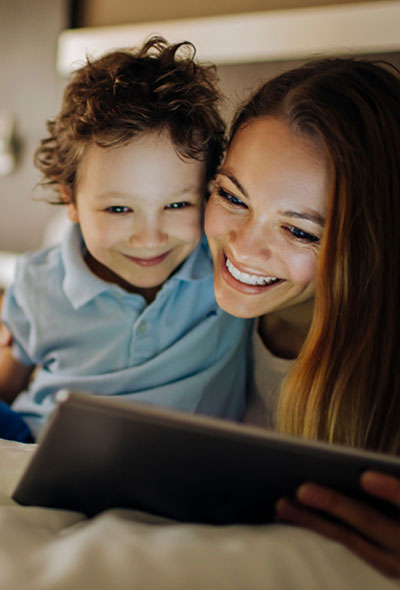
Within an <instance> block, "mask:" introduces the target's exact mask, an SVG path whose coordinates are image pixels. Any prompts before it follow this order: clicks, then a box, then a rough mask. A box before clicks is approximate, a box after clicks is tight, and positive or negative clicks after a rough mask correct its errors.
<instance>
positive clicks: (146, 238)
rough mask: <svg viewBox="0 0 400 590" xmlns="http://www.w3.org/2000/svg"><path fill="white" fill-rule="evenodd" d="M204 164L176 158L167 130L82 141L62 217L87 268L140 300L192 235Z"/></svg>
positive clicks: (198, 222)
mask: <svg viewBox="0 0 400 590" xmlns="http://www.w3.org/2000/svg"><path fill="white" fill-rule="evenodd" d="M204 192H205V163H204V162H201V161H197V160H187V159H185V160H183V159H181V158H180V157H179V156H178V155H177V153H176V150H175V147H174V145H173V143H172V141H171V139H170V136H169V134H167V133H161V134H159V133H150V134H145V135H141V136H139V137H138V138H135V139H133V140H132V141H131V142H130V143H129V144H127V145H122V146H118V147H115V148H101V147H99V146H97V145H95V144H91V145H89V146H88V147H87V148H86V150H85V153H84V155H83V158H82V161H81V163H80V166H79V170H78V177H77V187H76V192H75V202H74V203H69V204H68V216H69V218H70V219H71V220H72V221H73V222H74V223H80V226H81V230H82V234H83V238H84V240H85V244H86V247H87V250H88V255H87V258H86V262H87V264H88V265H89V267H90V268H91V269H92V271H93V272H95V274H97V275H98V276H100V277H101V278H103V279H105V280H106V281H109V282H113V283H116V284H119V285H120V286H122V287H123V288H125V289H127V290H128V291H131V292H135V293H140V294H142V295H143V296H144V297H145V298H146V300H147V301H151V300H152V299H154V297H155V294H156V293H157V291H158V290H159V289H160V287H161V286H162V284H163V283H164V282H165V281H166V280H167V279H168V277H169V276H170V275H171V274H172V273H173V272H174V270H175V269H176V268H177V267H178V266H179V265H180V264H181V263H182V262H183V261H184V260H185V259H186V258H187V257H188V256H189V254H190V253H191V252H192V251H193V250H194V248H195V247H196V246H197V244H198V243H199V241H200V238H201V234H202V212H203V202H204Z"/></svg>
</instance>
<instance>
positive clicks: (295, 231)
mask: <svg viewBox="0 0 400 590" xmlns="http://www.w3.org/2000/svg"><path fill="white" fill-rule="evenodd" d="M284 229H285V230H286V231H288V232H289V233H290V234H291V235H292V236H293V237H294V238H296V240H300V241H301V242H309V243H315V242H319V238H318V237H317V236H314V234H310V233H308V232H306V231H304V230H302V229H299V228H298V227H294V226H292V225H288V226H285V228H284Z"/></svg>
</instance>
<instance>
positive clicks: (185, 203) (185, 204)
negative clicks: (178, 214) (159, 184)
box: [165, 201, 190, 209]
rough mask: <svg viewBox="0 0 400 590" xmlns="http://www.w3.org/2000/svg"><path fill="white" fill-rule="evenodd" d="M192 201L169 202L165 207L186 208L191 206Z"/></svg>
mask: <svg viewBox="0 0 400 590" xmlns="http://www.w3.org/2000/svg"><path fill="white" fill-rule="evenodd" d="M189 205H190V203H188V201H177V202H176V203H169V205H167V206H166V207H165V208H166V209H184V208H185V207H189Z"/></svg>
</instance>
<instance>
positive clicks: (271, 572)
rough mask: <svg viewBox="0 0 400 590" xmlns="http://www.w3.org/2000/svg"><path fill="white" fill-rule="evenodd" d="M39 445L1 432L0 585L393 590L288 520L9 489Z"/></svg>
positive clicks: (78, 589) (29, 589)
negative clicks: (200, 517)
mask: <svg viewBox="0 0 400 590" xmlns="http://www.w3.org/2000/svg"><path fill="white" fill-rule="evenodd" d="M34 450H35V445H24V444H21V443H15V442H9V441H4V440H1V439H0V531H1V534H0V589H1V590H92V589H93V590H111V589H112V590H128V589H129V590H225V589H226V590H228V589H229V590H258V589H260V590H261V589H262V590H269V589H273V590H291V589H294V590H303V589H304V590H314V589H318V590H347V589H348V590H358V589H360V590H375V589H376V590H393V589H395V588H396V589H398V588H399V587H400V584H398V583H396V582H393V581H390V580H388V579H386V578H384V577H383V576H381V575H380V574H378V572H376V571H375V570H373V569H371V568H370V567H369V566H367V565H366V564H364V563H363V562H361V561H360V560H359V559H357V558H356V557H355V556H353V555H352V554H351V553H350V552H349V551H347V550H346V549H345V548H344V547H341V546H340V545H338V544H337V543H333V542H331V541H328V540H326V539H323V538H321V537H319V536H317V535H315V534H313V533H311V532H308V531H305V530H302V529H297V528H292V527H289V526H282V525H268V526H260V527H256V526H229V527H213V526H201V525H186V524H177V523H174V522H170V521H167V520H163V519H160V518H155V517H152V516H150V515H146V514H142V513H136V512H133V511H122V510H108V511H105V512H103V513H102V514H100V515H99V516H97V517H96V518H94V519H91V520H88V519H86V518H85V517H84V516H83V515H81V514H79V513H74V512H66V511H61V510H52V509H45V508H35V507H23V506H18V505H17V504H15V503H14V502H13V500H11V498H10V495H11V493H12V490H13V489H14V487H15V484H16V482H17V480H18V478H19V476H20V474H21V473H22V471H23V469H24V467H25V465H26V463H27V461H28V460H29V458H30V457H31V455H32V453H33V452H34Z"/></svg>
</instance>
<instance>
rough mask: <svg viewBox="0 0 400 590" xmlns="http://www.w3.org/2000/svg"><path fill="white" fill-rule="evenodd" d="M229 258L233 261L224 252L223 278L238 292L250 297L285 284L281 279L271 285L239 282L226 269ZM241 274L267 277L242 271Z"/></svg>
mask: <svg viewBox="0 0 400 590" xmlns="http://www.w3.org/2000/svg"><path fill="white" fill-rule="evenodd" d="M227 258H228V259H229V260H231V261H232V259H231V258H230V257H227V255H226V254H225V252H222V256H221V273H222V278H223V280H224V281H225V282H226V283H227V284H228V285H229V286H230V287H231V288H233V289H235V290H236V291H239V292H241V293H244V294H248V295H257V294H259V293H264V292H265V291H266V290H267V289H272V288H273V287H275V286H277V285H280V284H281V283H283V282H284V281H283V280H282V279H279V280H278V281H277V282H275V283H271V284H269V285H249V284H247V283H242V282H241V281H238V280H237V279H236V278H235V277H234V276H232V275H231V273H230V272H229V271H228V269H227V268H226V259H227ZM232 264H234V266H236V262H233V261H232ZM238 266H239V265H238ZM240 270H241V269H240ZM241 272H247V274H253V275H254V274H259V276H265V275H261V273H254V272H249V271H248V270H241Z"/></svg>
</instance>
